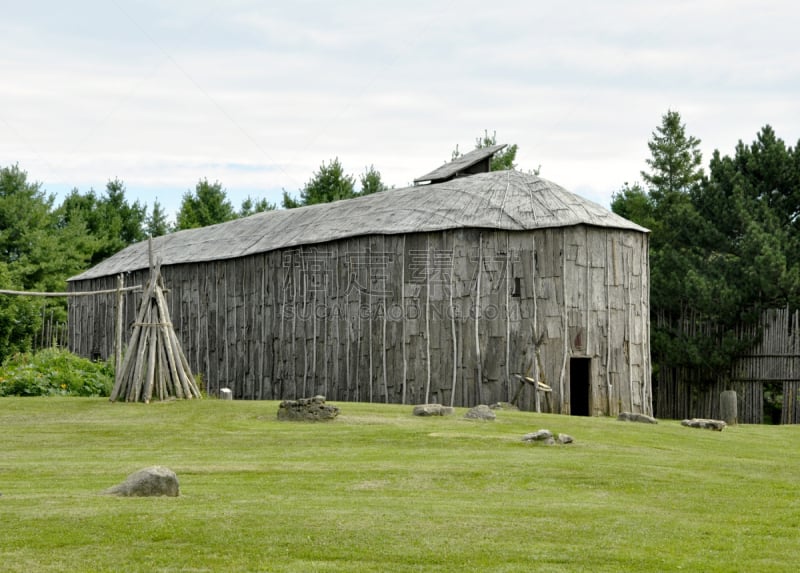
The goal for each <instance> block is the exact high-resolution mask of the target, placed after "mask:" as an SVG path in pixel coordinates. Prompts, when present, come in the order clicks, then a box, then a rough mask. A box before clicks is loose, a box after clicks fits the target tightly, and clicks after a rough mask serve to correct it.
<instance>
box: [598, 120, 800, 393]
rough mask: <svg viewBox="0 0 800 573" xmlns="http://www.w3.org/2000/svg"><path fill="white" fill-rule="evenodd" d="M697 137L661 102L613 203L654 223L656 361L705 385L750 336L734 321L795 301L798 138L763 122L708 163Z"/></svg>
mask: <svg viewBox="0 0 800 573" xmlns="http://www.w3.org/2000/svg"><path fill="white" fill-rule="evenodd" d="M699 146H700V140H699V139H698V138H696V137H694V136H692V135H688V134H687V130H686V125H685V124H684V123H683V121H682V118H681V116H680V113H679V112H677V111H674V110H669V111H667V113H666V114H664V115H663V116H662V120H661V124H660V125H658V126H657V127H656V129H655V131H653V133H652V137H651V139H650V141H649V142H648V147H649V151H650V156H649V158H648V159H647V160H646V165H647V169H645V170H643V171H641V173H640V176H641V181H638V182H635V183H633V184H629V183H625V184H624V185H623V186H622V188H621V189H620V190H618V191H617V192H616V193H615V194H614V196H613V200H612V205H611V207H612V210H613V211H614V212H616V213H617V214H619V215H622V216H623V217H626V218H627V219H630V220H632V221H635V222H636V223H639V224H641V225H643V226H644V227H647V228H648V229H650V230H651V235H650V278H651V295H650V304H651V318H652V327H651V348H652V355H653V364H654V368H655V369H656V370H659V369H670V370H671V371H672V372H677V371H682V372H686V373H688V374H686V376H688V377H689V379H687V380H683V381H684V382H688V383H690V384H696V385H703V384H706V383H709V382H712V381H715V380H719V379H720V377H722V378H723V381H724V377H725V376H726V374H727V373H728V372H730V366H731V364H732V363H733V361H734V360H735V359H736V357H737V356H738V355H740V354H741V353H743V352H745V351H746V349H747V346H749V343H751V342H753V341H748V340H741V339H740V338H739V337H738V336H737V329H740V328H741V327H742V326H746V325H752V324H755V322H756V320H757V318H758V316H759V314H760V312H761V311H762V310H763V309H766V308H775V307H789V308H791V309H796V308H798V304H800V248H798V247H800V145H796V146H795V147H794V148H793V147H791V146H789V145H787V144H786V143H785V142H784V141H783V140H781V139H780V138H779V137H778V136H777V135H776V133H775V131H774V129H773V128H772V127H771V126H769V125H766V126H764V127H763V128H762V129H761V130H760V131H759V132H758V133H757V134H756V136H755V139H754V140H753V142H752V143H744V142H743V141H741V140H740V141H739V142H738V143H737V145H736V147H735V150H734V153H733V154H732V155H723V154H722V153H720V152H719V151H718V150H717V151H714V153H713V154H712V156H711V159H710V160H709V162H708V164H707V165H705V166H704V164H703V158H702V154H701V152H700V149H699ZM706 169H707V171H706ZM692 324H694V325H698V324H702V325H705V326H706V327H708V328H705V329H702V331H701V329H695V330H693V329H692V328H689V327H688V326H689V325H692ZM701 332H703V333H701ZM708 332H713V333H714V335H713V336H709V335H708V334H707V333H708Z"/></svg>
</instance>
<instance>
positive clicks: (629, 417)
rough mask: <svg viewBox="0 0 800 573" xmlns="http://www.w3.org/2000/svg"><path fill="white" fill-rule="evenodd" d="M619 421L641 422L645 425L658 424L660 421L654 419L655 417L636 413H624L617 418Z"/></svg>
mask: <svg viewBox="0 0 800 573" xmlns="http://www.w3.org/2000/svg"><path fill="white" fill-rule="evenodd" d="M617 420H618V421H620V422H641V423H643V424H658V420H656V419H655V418H653V416H648V415H647V414H637V413H634V412H622V413H621V414H620V415H619V416H617Z"/></svg>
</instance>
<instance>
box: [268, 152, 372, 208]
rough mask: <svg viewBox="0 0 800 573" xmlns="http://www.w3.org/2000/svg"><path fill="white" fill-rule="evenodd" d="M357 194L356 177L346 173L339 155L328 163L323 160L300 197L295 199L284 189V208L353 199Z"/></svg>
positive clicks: (301, 191)
mask: <svg viewBox="0 0 800 573" xmlns="http://www.w3.org/2000/svg"><path fill="white" fill-rule="evenodd" d="M356 196H357V194H356V191H355V179H354V178H353V176H352V175H346V174H345V172H344V169H343V168H342V164H341V163H340V162H339V158H338V157H337V158H335V159H333V160H332V161H331V162H330V163H329V164H328V165H326V164H325V162H324V161H323V162H322V165H321V166H320V168H319V170H318V171H316V172H315V173H314V175H313V176H312V177H311V179H310V180H309V181H308V183H306V185H305V187H303V189H301V190H300V198H299V199H294V198H293V197H291V196H290V195H289V194H288V193H287V192H286V190H284V191H283V208H284V209H293V208H295V207H303V206H305V205H316V204H319V203H330V202H332V201H339V200H340V199H351V198H353V197H356Z"/></svg>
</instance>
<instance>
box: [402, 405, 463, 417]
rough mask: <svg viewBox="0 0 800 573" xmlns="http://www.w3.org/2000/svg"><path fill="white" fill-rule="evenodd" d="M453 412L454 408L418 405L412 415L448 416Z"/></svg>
mask: <svg viewBox="0 0 800 573" xmlns="http://www.w3.org/2000/svg"><path fill="white" fill-rule="evenodd" d="M454 411H455V409H454V408H451V407H450V406H442V405H441V404H418V405H416V406H414V411H413V412H412V413H413V414H414V415H415V416H450V415H451V414H452V413H453V412H454Z"/></svg>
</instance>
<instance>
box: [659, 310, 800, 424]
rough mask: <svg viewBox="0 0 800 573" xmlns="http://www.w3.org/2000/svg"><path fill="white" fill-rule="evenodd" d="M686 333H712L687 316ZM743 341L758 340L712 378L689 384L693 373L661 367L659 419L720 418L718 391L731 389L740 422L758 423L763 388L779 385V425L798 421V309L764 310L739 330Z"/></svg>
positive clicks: (799, 330) (799, 317) (684, 326)
mask: <svg viewBox="0 0 800 573" xmlns="http://www.w3.org/2000/svg"><path fill="white" fill-rule="evenodd" d="M683 330H684V332H685V333H687V334H692V335H698V334H700V335H704V336H709V337H716V336H717V332H716V331H715V330H714V327H713V325H709V324H707V323H702V322H701V321H696V320H691V321H687V322H686V323H685V324H684V325H683ZM737 335H738V337H739V338H740V340H742V341H747V340H756V341H757V342H756V343H755V344H754V345H753V346H752V347H751V349H750V350H749V351H748V352H747V353H746V354H743V355H742V356H740V357H739V359H738V360H737V361H736V362H735V363H734V364H732V365H731V368H730V370H729V371H726V372H722V373H720V375H719V376H718V377H717V379H716V380H712V381H706V383H705V384H702V385H698V384H692V383H691V376H692V373H691V372H688V371H682V370H679V369H667V368H662V369H661V370H660V371H659V372H658V374H657V376H656V377H655V384H654V387H655V390H654V392H655V400H656V404H655V411H656V415H657V416H658V417H661V418H674V419H681V418H689V417H699V418H719V417H720V415H721V412H720V394H721V393H722V392H724V391H726V390H735V391H736V393H737V396H738V414H739V422H741V423H745V424H760V423H762V421H763V419H764V398H765V391H768V390H769V388H770V387H778V388H780V392H781V393H782V396H783V398H782V408H781V418H780V422H781V423H782V424H798V423H800V402H799V401H798V398H800V311H797V310H795V311H790V310H789V309H786V308H784V309H768V310H765V311H764V312H762V314H761V316H760V318H759V321H758V323H757V324H755V325H752V326H749V327H742V328H741V329H740V330H739V331H738V332H737Z"/></svg>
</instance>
